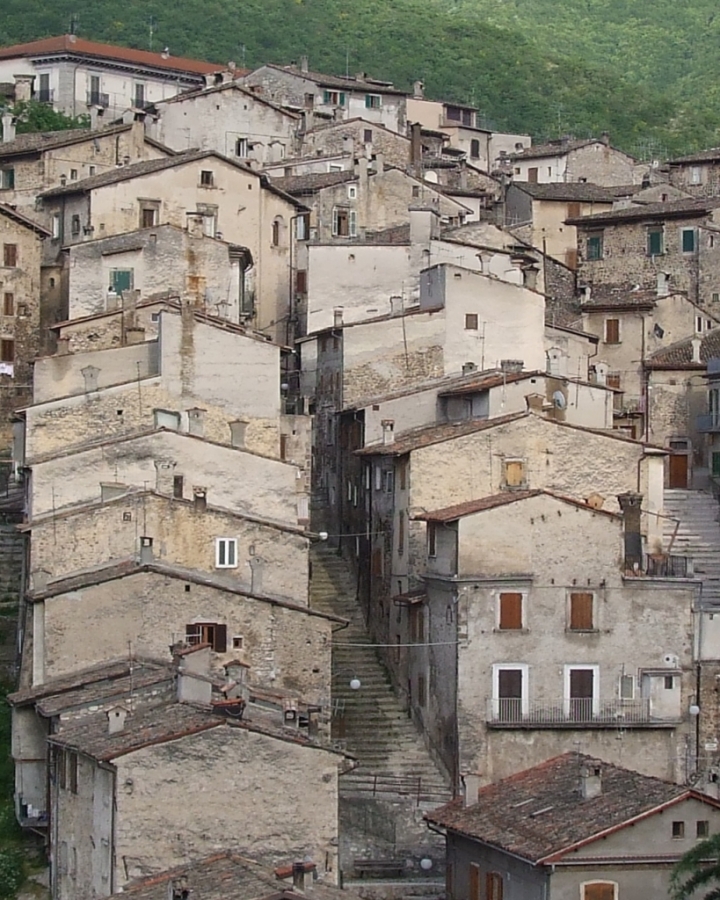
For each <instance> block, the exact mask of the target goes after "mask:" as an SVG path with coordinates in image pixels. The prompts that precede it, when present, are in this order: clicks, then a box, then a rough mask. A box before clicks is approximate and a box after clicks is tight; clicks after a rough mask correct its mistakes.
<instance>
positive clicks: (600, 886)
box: [583, 881, 615, 900]
mask: <svg viewBox="0 0 720 900" xmlns="http://www.w3.org/2000/svg"><path fill="white" fill-rule="evenodd" d="M583 900H615V885H614V884H613V883H612V882H611V881H596V882H595V883H594V884H586V885H585V886H584V888H583Z"/></svg>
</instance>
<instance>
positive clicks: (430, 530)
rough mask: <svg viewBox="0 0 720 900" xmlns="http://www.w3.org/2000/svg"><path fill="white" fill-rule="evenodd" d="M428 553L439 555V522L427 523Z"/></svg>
mask: <svg viewBox="0 0 720 900" xmlns="http://www.w3.org/2000/svg"><path fill="white" fill-rule="evenodd" d="M427 553H428V556H437V523H436V522H428V525H427Z"/></svg>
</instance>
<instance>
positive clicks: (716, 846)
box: [670, 834, 720, 900]
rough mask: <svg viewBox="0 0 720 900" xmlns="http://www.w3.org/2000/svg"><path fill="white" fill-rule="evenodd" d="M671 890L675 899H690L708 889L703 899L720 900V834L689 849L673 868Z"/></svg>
mask: <svg viewBox="0 0 720 900" xmlns="http://www.w3.org/2000/svg"><path fill="white" fill-rule="evenodd" d="M670 890H671V893H672V897H673V900H690V898H691V897H695V896H696V892H697V891H701V890H707V893H706V894H703V895H702V900H720V834H713V835H711V836H710V837H709V838H707V839H706V840H704V841H701V842H700V843H699V844H696V845H695V846H694V847H693V848H692V850H688V852H687V853H686V854H685V855H684V856H683V857H682V859H680V861H679V862H678V863H677V865H676V866H675V868H674V869H673V873H672V877H671V879H670ZM697 896H698V897H699V896H700V895H697Z"/></svg>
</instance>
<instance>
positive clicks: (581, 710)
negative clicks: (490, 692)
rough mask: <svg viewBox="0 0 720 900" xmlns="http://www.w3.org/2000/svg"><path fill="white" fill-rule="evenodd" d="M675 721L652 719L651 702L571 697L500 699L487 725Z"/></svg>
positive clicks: (493, 703) (564, 725) (612, 724)
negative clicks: (530, 699)
mask: <svg viewBox="0 0 720 900" xmlns="http://www.w3.org/2000/svg"><path fill="white" fill-rule="evenodd" d="M677 721H678V720H677V719H675V718H666V717H660V716H653V714H652V709H651V706H650V700H649V699H645V698H641V699H637V700H618V699H614V700H593V699H590V698H572V699H565V700H556V701H547V702H523V701H522V700H519V699H511V698H501V699H499V700H490V701H489V702H488V710H487V722H488V724H489V725H492V726H494V727H500V728H502V727H505V728H557V727H562V728H578V727H581V728H588V727H589V728H627V727H628V726H634V725H657V726H663V725H665V726H666V727H667V726H672V725H673V724H676V723H677Z"/></svg>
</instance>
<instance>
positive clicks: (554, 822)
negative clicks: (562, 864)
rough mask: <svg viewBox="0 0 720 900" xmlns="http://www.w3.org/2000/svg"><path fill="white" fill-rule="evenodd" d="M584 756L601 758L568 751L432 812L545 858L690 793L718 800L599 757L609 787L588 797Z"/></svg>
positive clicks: (526, 855)
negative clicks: (583, 789) (472, 800)
mask: <svg viewBox="0 0 720 900" xmlns="http://www.w3.org/2000/svg"><path fill="white" fill-rule="evenodd" d="M584 763H587V764H593V763H595V764H598V762H597V760H594V759H593V758H591V757H589V756H584V755H583V754H580V753H564V754H563V755H562V756H557V757H555V758H553V759H549V760H547V761H546V762H544V763H541V764H540V765H539V766H535V767H534V768H532V769H526V770H525V771H524V772H520V773H518V774H517V775H513V776H511V777H510V778H505V779H503V780H502V781H499V782H497V783H495V784H492V785H488V786H487V787H485V788H482V789H481V790H480V792H479V795H478V802H477V803H476V804H474V805H472V806H469V807H467V808H463V805H462V802H461V801H460V800H454V801H452V802H451V803H448V804H447V805H446V806H443V807H441V808H440V809H437V810H435V811H434V812H431V813H428V814H427V816H426V818H427V819H428V820H429V821H430V822H433V823H435V824H436V825H440V826H443V827H445V828H447V829H449V830H451V831H454V832H458V833H460V834H463V835H467V836H469V837H471V838H475V839H477V840H479V841H482V842H483V843H486V844H490V845H491V846H494V847H499V848H501V849H502V850H505V851H506V852H508V853H512V854H514V855H516V856H520V857H522V858H523V859H527V860H530V861H531V862H534V863H538V862H543V861H548V860H549V859H553V858H554V857H555V855H556V854H557V855H561V854H563V852H565V851H567V850H569V849H570V848H572V847H573V846H575V845H578V844H582V843H585V842H588V841H591V840H592V839H593V838H595V837H597V836H600V835H601V834H602V833H603V832H607V831H611V830H616V829H618V828H621V827H623V826H624V825H625V824H628V823H629V822H631V821H632V820H634V819H637V817H639V816H643V815H647V814H651V813H652V812H653V811H658V812H659V811H660V810H661V809H662V808H663V807H664V806H666V805H667V804H669V803H672V802H673V801H678V800H681V799H683V798H685V797H688V796H693V797H695V798H696V799H699V800H702V801H703V802H706V803H710V804H712V805H713V806H718V803H717V801H714V800H712V799H711V798H709V797H705V796H704V795H702V794H696V793H695V792H692V791H689V790H688V789H687V788H685V787H682V786H679V785H676V784H668V783H667V782H664V781H660V780H659V779H658V778H650V777H648V776H646V775H640V774H639V773H638V772H633V771H630V770H629V769H622V768H620V767H619V766H613V765H609V764H608V763H599V765H600V766H601V772H602V776H601V777H602V791H601V793H600V794H599V796H597V797H594V798H592V799H587V800H585V799H583V797H582V795H581V793H580V769H581V766H582V765H583V764H584Z"/></svg>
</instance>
